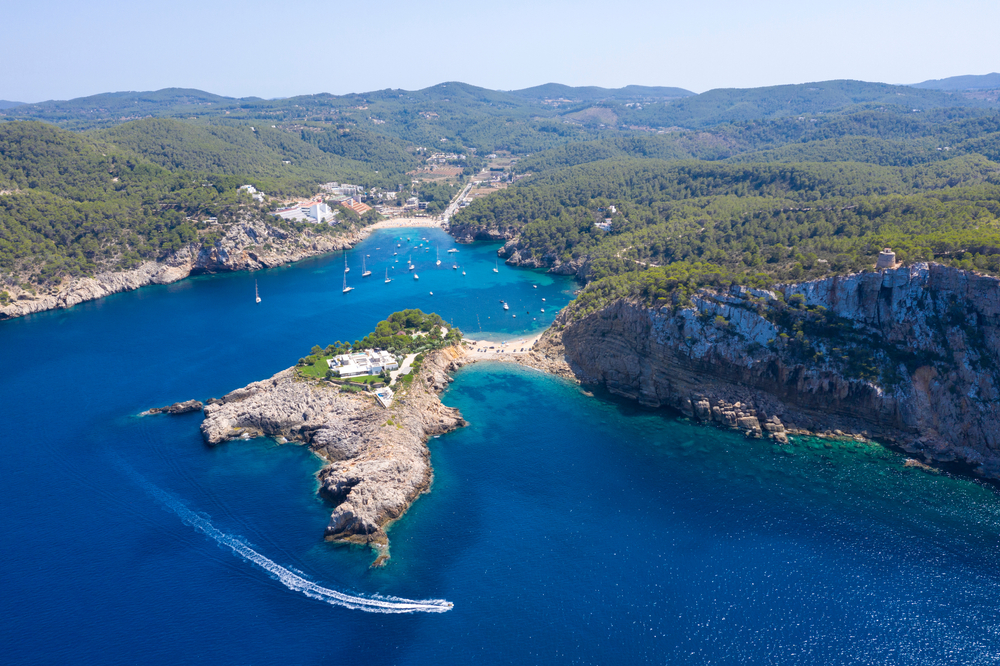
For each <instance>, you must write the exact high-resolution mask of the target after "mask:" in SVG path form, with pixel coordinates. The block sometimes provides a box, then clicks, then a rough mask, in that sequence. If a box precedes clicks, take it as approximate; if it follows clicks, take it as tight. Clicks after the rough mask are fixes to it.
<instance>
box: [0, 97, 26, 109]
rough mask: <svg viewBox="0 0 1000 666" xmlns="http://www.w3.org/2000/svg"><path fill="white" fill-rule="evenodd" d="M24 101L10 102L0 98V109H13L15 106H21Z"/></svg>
mask: <svg viewBox="0 0 1000 666" xmlns="http://www.w3.org/2000/svg"><path fill="white" fill-rule="evenodd" d="M23 104H24V102H11V101H8V100H6V99H0V109H13V108H14V107H15V106H22V105H23Z"/></svg>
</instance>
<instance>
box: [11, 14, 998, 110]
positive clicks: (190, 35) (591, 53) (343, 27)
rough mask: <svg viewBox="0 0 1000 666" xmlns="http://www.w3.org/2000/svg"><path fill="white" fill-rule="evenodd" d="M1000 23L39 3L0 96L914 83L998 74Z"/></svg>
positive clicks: (965, 17) (17, 18)
mask: <svg viewBox="0 0 1000 666" xmlns="http://www.w3.org/2000/svg"><path fill="white" fill-rule="evenodd" d="M997 26H1000V2H997V0H951V1H950V2H944V1H942V0H936V1H935V2H927V1H924V0H916V1H914V0H908V1H905V2H904V1H901V0H890V1H882V2H880V1H879V0H842V1H839V2H838V1H836V0H833V1H830V2H815V1H809V0H802V1H798V2H793V1H791V0H762V1H759V2H747V1H739V2H737V1H734V0H700V1H699V0H685V1H684V2H677V1H675V0H666V1H658V2H657V1H650V2H636V1H634V0H621V1H619V2H594V1H593V0H582V1H574V2H569V1H557V2H551V1H548V0H507V1H494V2H457V1H455V0H444V1H442V2H434V3H426V2H413V1H407V2H399V1H398V0H388V1H385V2H372V3H346V2H341V1H339V0H332V1H327V2H318V1H313V0H299V1H296V0H291V1H287V2H273V1H267V0H240V1H239V2H237V1H235V0H200V1H194V0H171V1H170V2H166V1H164V0H130V1H129V2H123V1H121V0H108V1H105V2H69V1H68V0H32V1H31V2H11V3H6V6H5V7H4V11H3V22H2V26H0V62H2V63H3V65H2V68H0V73H2V74H0V99H9V100H17V101H26V102H36V101H41V100H46V99H69V98H72V97H79V96H83V95H90V94H95V93H99V92H108V91H119V90H155V89H159V88H166V87H170V86H178V87H187V88H200V89H202V90H207V91H210V92H215V93H219V94H223V95H232V96H240V97H242V96H250V95H256V96H259V97H285V96H289V95H295V94H306V93H318V92H330V93H335V94H342V93H347V92H364V91H368V90H376V89H380V88H406V89H416V88H423V87H426V86H429V85H433V84H435V83H440V82H442V81H454V80H458V81H465V82H467V83H471V84H474V85H479V86H484V87H487V88H495V89H504V90H506V89H514V88H525V87H528V86H532V85H537V84H541V83H547V82H550V81H555V82H560V83H566V84H570V85H599V86H605V87H620V86H623V85H627V84H631V83H635V84H643V85H664V86H680V87H682V88H688V89H689V90H694V91H696V92H703V91H705V90H708V89H711V88H728V87H738V88H748V87H756V86H765V85H775V84H782V83H803V82H807V81H821V80H827V79H839V78H849V79H862V80H866V81H884V82H888V83H916V82H918V81H923V80H925V79H931V78H943V77H947V76H954V75H959V74H985V73H988V72H992V71H997V70H1000V45H998V43H997V35H996V31H997Z"/></svg>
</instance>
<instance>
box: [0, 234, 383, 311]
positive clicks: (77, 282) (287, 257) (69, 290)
mask: <svg viewBox="0 0 1000 666" xmlns="http://www.w3.org/2000/svg"><path fill="white" fill-rule="evenodd" d="M369 233H371V228H370V227H366V228H364V229H359V230H356V231H352V232H350V233H346V234H343V235H341V236H327V235H324V234H319V233H316V232H315V231H312V230H311V229H305V230H303V231H298V232H293V231H288V230H286V229H282V228H280V227H277V226H274V225H272V224H270V223H269V222H268V221H267V220H259V219H253V220H249V219H248V220H244V221H241V222H237V223H233V224H232V225H231V226H230V227H229V228H228V229H227V231H226V234H225V236H224V237H223V238H222V240H220V241H219V242H218V243H216V244H215V245H214V246H213V247H211V248H208V249H206V248H203V247H201V245H199V244H192V245H188V246H186V247H183V248H181V249H180V250H178V251H177V252H174V253H173V254H171V255H170V256H169V257H167V258H166V259H165V260H163V261H146V262H143V263H142V264H141V265H139V266H138V267H137V268H133V269H130V270H126V271H108V272H105V273H100V274H98V275H95V276H94V277H88V278H75V279H71V280H67V281H65V282H63V284H61V285H60V286H59V287H58V288H54V289H50V290H48V291H29V290H25V289H22V288H21V287H19V286H16V285H15V286H4V287H3V290H6V291H7V292H8V293H9V294H10V298H11V299H12V302H11V303H9V304H8V305H5V306H0V320H2V319H11V318H13V317H22V316H24V315H28V314H32V313H35V312H43V311H45V310H55V309H60V308H69V307H72V306H74V305H77V304H79V303H83V302H84V301H91V300H95V299H98V298H103V297H105V296H110V295H111V294H117V293H120V292H124V291H131V290H133V289H139V288H140V287H145V286H147V285H152V284H170V283H171V282H176V281H178V280H182V279H184V278H186V277H188V276H190V275H201V274H205V273H224V272H229V271H243V270H246V271H255V270H260V269H262V268H273V267H275V266H280V265H282V264H287V263H291V262H294V261H299V260H300V259H305V258H306V257H312V256H315V255H319V254H324V253H326V252H334V251H336V250H341V249H344V248H348V247H351V246H353V245H355V244H356V243H358V242H360V241H361V240H363V239H364V238H365V237H367V236H368V234H369Z"/></svg>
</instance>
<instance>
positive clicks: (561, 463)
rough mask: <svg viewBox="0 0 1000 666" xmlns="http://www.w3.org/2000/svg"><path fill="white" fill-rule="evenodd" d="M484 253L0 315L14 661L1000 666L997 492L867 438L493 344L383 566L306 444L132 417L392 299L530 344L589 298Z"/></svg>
mask: <svg viewBox="0 0 1000 666" xmlns="http://www.w3.org/2000/svg"><path fill="white" fill-rule="evenodd" d="M425 238H426V239H427V240H423V239H425ZM418 246H420V247H418ZM497 248H498V245H497V244H495V243H477V244H473V245H456V244H455V243H454V241H453V240H452V239H451V238H449V237H448V236H446V235H445V234H444V233H443V232H440V231H438V230H433V229H390V230H381V231H378V232H375V233H374V234H373V235H372V236H371V237H369V238H368V239H367V240H366V241H364V242H363V243H361V244H360V245H358V246H357V247H356V248H355V249H353V250H351V251H348V252H346V253H342V254H341V253H337V254H332V255H327V256H323V257H317V258H313V259H309V260H305V261H302V262H299V263H297V264H295V265H292V266H286V267H282V268H277V269H272V270H266V271H260V272H257V273H252V274H251V273H232V274H226V275H216V276H204V277H197V278H192V279H187V280H183V281H181V282H178V283H175V284H171V285H166V286H153V287H146V288H143V289H140V290H138V291H134V292H130V293H125V294H119V295H115V296H111V297H109V298H105V299H102V300H99V301H94V302H89V303H84V304H81V305H78V306H76V307H74V308H71V309H69V310H62V311H53V312H46V313H40V314H37V315H32V316H29V317H24V318H21V319H16V320H10V321H6V322H0V373H2V374H0V414H2V417H3V421H2V437H0V442H2V456H0V617H2V618H3V619H2V621H0V662H2V663H4V664H56V663H58V664H200V663H212V664H477V663H479V664H563V663H565V664H647V663H648V664H996V663H997V662H998V660H1000V548H998V545H1000V544H998V541H1000V496H998V493H997V489H996V487H994V486H992V485H988V484H984V483H982V482H978V481H975V480H972V479H969V478H963V477H960V476H952V475H948V474H945V473H934V472H929V471H926V470H922V469H919V468H914V467H907V466H904V462H905V457H904V456H903V455H901V454H899V453H896V452H894V451H891V450H889V449H887V448H884V447H882V446H880V445H878V444H874V443H855V442H850V443H839V442H825V441H822V440H815V439H808V438H799V439H793V441H792V442H791V443H790V444H788V445H785V446H778V445H776V444H774V443H772V442H770V441H767V440H751V439H746V438H744V437H743V436H742V435H739V434H737V433H733V432H729V431H724V430H718V429H715V428H711V427H704V426H700V425H697V424H695V423H692V422H691V421H689V420H687V419H685V418H683V417H682V416H681V415H679V414H676V413H673V412H669V411H665V410H650V409H645V408H642V407H640V406H638V405H637V404H634V403H631V402H628V401H624V400H620V399H617V398H614V397H613V396H610V395H606V394H604V393H602V392H601V391H600V390H585V389H584V388H581V387H579V386H577V385H574V384H572V383H569V382H566V381H564V380H561V379H558V378H555V377H551V376H547V375H544V374H541V373H538V372H536V371H533V370H530V369H526V368H521V367H519V366H514V365H509V364H501V363H480V364H476V365H473V366H469V367H466V368H463V369H462V370H460V371H459V372H457V373H456V375H455V382H454V383H453V384H451V386H450V387H449V388H448V390H447V391H446V392H445V393H444V394H443V396H442V400H443V401H444V402H445V403H446V404H448V405H450V406H453V407H457V408H459V409H460V410H461V411H462V414H463V415H464V417H465V419H466V420H467V421H468V422H469V425H468V426H467V427H465V428H462V429H460V430H458V431H455V432H452V433H449V434H446V435H442V436H440V437H436V438H432V439H431V440H430V441H429V443H428V445H429V448H430V451H431V462H432V465H433V468H434V481H433V484H432V486H431V490H430V492H429V493H428V494H426V495H423V496H421V497H420V498H419V499H418V500H417V501H416V502H415V503H414V504H413V506H412V507H411V509H410V510H409V512H408V513H407V514H405V515H404V516H403V517H402V518H401V519H400V520H399V521H397V522H396V523H395V524H393V525H392V526H391V528H390V530H389V537H390V540H391V546H390V554H391V559H390V560H389V563H388V565H387V566H386V567H384V568H380V569H372V568H370V564H371V563H372V561H373V559H374V556H375V555H374V553H373V552H372V551H371V550H369V549H367V548H362V547H357V546H344V545H337V544H330V543H326V542H324V541H323V538H322V536H323V529H324V527H325V526H326V524H327V521H328V518H329V514H330V512H331V510H332V507H331V505H330V504H328V503H327V502H325V501H324V500H322V499H321V498H320V497H319V496H318V495H317V481H316V477H315V474H316V472H317V471H318V470H319V468H320V462H319V460H318V459H316V458H315V457H314V456H313V455H312V454H311V453H310V452H309V451H308V450H307V449H306V448H305V447H302V446H299V445H296V444H279V443H277V442H275V441H273V440H270V439H255V440H249V441H235V442H230V443H227V444H224V445H221V446H218V447H215V448H211V447H208V446H206V445H205V444H204V443H203V441H202V438H201V436H200V433H199V425H200V422H201V416H200V415H199V414H197V413H196V414H187V415H182V416H141V415H140V414H141V412H143V411H144V410H146V409H148V408H150V407H153V406H162V405H166V404H170V403H173V402H176V401H181V400H187V399H191V398H197V399H201V400H205V399H207V398H210V397H213V396H215V397H217V396H221V395H223V394H225V393H226V392H228V391H231V390H233V389H235V388H239V387H241V386H244V385H245V384H247V383H249V382H252V381H256V380H259V379H263V378H266V377H269V376H270V375H272V374H274V373H275V372H278V371H279V370H282V369H283V368H286V367H288V366H290V365H293V364H294V363H295V362H296V361H297V359H298V358H299V357H301V356H305V355H306V354H307V353H308V352H309V349H310V348H311V347H312V346H313V345H317V344H318V345H323V346H325V345H327V344H330V343H333V342H336V341H337V340H340V341H353V340H355V339H358V338H360V337H363V336H364V335H365V334H366V333H367V332H368V331H370V330H371V329H372V328H373V327H374V325H375V324H376V323H377V322H378V321H379V320H381V319H384V318H385V317H386V316H387V315H388V314H390V313H391V312H393V311H395V310H400V309H405V308H420V309H422V310H424V311H425V312H437V313H438V314H440V315H441V316H442V317H444V318H445V319H446V320H448V321H449V322H451V323H452V324H453V325H454V326H458V327H459V328H461V329H462V330H463V331H465V332H466V333H467V334H468V335H470V336H473V337H477V338H486V339H491V340H497V341H503V340H514V339H517V338H518V337H519V336H526V335H529V334H532V333H535V332H538V331H540V330H541V329H543V328H544V327H545V326H547V325H548V324H549V323H551V321H552V318H553V317H554V316H555V314H556V313H557V312H558V311H559V310H560V309H561V308H562V307H564V306H565V305H566V304H567V303H568V302H569V301H570V300H571V299H572V298H573V293H574V290H575V289H576V288H577V285H576V284H575V283H574V282H572V281H571V280H570V279H569V278H564V277H559V276H552V275H549V274H546V273H543V272H539V271H532V270H525V269H516V268H511V267H508V266H505V265H504V264H503V263H502V262H501V263H497V262H496V250H497ZM450 249H457V250H459V251H458V252H456V253H449V252H448V250H450ZM438 256H440V258H441V265H440V266H438V265H436V263H435V261H436V258H437V257H438ZM411 257H412V260H413V263H414V264H415V265H416V269H415V272H416V273H417V274H418V275H419V280H414V279H413V277H412V275H411V272H410V271H407V269H406V261H407V260H408V259H410V258H411ZM362 258H364V261H365V266H366V267H367V268H369V269H370V270H371V271H372V273H373V274H372V275H371V276H370V277H367V278H362V277H361V263H362ZM345 261H346V263H347V265H348V266H349V267H350V269H351V270H350V272H348V273H347V274H346V276H347V284H348V285H349V286H353V287H355V289H354V290H353V291H350V292H349V293H346V294H345V293H343V291H342V289H343V281H344V275H345V274H344V265H345ZM452 265H457V266H458V268H457V269H455V268H452ZM494 269H496V270H494ZM463 271H464V272H465V274H464V275H463ZM386 274H388V276H389V277H390V278H391V279H392V282H390V283H386V282H385V276H386ZM255 286H256V289H257V291H259V293H260V297H261V302H260V303H259V304H258V303H255V299H254V293H255ZM432 292H433V293H432ZM542 299H545V300H544V301H543V300H542ZM501 300H503V301H506V302H507V303H509V304H510V310H509V311H504V310H503V309H502V305H501V304H500V301H501ZM543 308H544V309H545V313H542V312H541V310H542V309H543ZM514 314H516V315H517V317H516V318H515V317H514V316H513V315H514Z"/></svg>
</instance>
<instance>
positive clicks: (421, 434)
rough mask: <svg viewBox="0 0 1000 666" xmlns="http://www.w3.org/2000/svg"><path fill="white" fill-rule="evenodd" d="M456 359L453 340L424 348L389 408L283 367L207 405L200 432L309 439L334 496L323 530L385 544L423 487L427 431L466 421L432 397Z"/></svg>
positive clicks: (219, 437) (323, 489) (327, 492)
mask: <svg viewBox="0 0 1000 666" xmlns="http://www.w3.org/2000/svg"><path fill="white" fill-rule="evenodd" d="M464 359H465V352H464V351H463V350H462V349H461V348H457V347H456V348H450V349H444V350H440V351H437V352H432V353H430V354H428V355H427V357H426V358H425V359H424V361H423V364H422V365H421V368H420V372H419V374H418V376H417V377H415V378H414V380H413V382H412V384H411V385H410V387H409V388H405V389H402V390H400V391H399V392H398V393H397V395H396V400H395V401H394V403H393V405H392V407H391V408H390V409H388V410H386V409H383V408H382V407H381V406H379V405H377V404H376V402H375V400H374V398H373V397H372V396H370V395H364V394H354V393H346V392H342V391H340V390H339V388H338V387H336V386H334V385H331V384H327V383H326V382H319V381H312V380H302V379H299V378H297V377H296V374H295V371H294V370H293V369H288V370H284V371H282V372H279V373H278V374H276V375H274V376H273V377H271V378H270V379H267V380H264V381H261V382H255V383H253V384H250V385H249V386H246V387H245V388H242V389H237V390H235V391H233V392H231V393H229V394H227V395H226V396H225V397H223V398H222V399H221V400H218V401H212V402H211V404H208V405H206V406H205V420H204V422H203V423H202V426H201V431H202V435H203V437H204V438H205V441H206V442H208V443H209V444H212V445H217V444H220V443H222V442H225V441H229V440H233V439H241V438H250V437H260V436H271V437H284V438H286V439H290V440H297V441H301V442H305V443H307V444H308V445H309V447H310V448H311V449H312V450H313V451H315V452H316V453H317V454H318V455H319V456H320V457H322V458H323V459H325V460H326V461H328V463H329V464H328V465H327V466H325V467H324V468H323V469H322V470H321V471H320V472H319V475H318V478H319V482H320V493H321V494H322V495H324V496H325V497H327V498H328V499H330V500H332V501H333V502H335V503H336V504H337V507H336V509H334V511H333V513H332V515H331V516H330V523H329V525H328V526H327V528H326V538H327V539H329V540H333V541H346V542H351V543H359V544H368V545H372V546H385V545H387V544H388V537H387V536H386V533H385V528H386V526H387V525H388V524H389V523H390V522H392V521H393V520H395V519H397V518H399V517H400V516H401V515H402V514H403V513H404V512H405V511H406V509H407V508H409V506H410V504H412V503H413V501H414V500H415V499H416V498H417V497H418V496H419V495H420V494H421V493H423V492H425V491H426V490H427V489H428V488H429V487H430V482H431V466H430V452H429V451H428V449H427V444H426V442H427V438H428V437H430V436H432V435H438V434H442V433H445V432H449V431H451V430H454V429H455V428H458V427H461V426H463V425H465V421H464V420H462V417H461V414H459V412H458V410H456V409H452V408H450V407H445V406H444V405H443V404H441V401H440V400H439V399H438V393H439V392H440V391H442V390H443V389H444V387H445V386H447V384H448V382H450V381H451V378H450V377H449V374H448V373H449V372H451V371H453V370H454V369H456V368H457V367H459V366H460V365H461V364H462V363H463V362H464Z"/></svg>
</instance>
